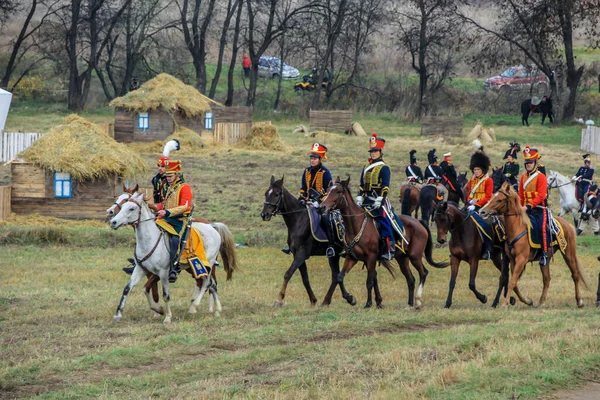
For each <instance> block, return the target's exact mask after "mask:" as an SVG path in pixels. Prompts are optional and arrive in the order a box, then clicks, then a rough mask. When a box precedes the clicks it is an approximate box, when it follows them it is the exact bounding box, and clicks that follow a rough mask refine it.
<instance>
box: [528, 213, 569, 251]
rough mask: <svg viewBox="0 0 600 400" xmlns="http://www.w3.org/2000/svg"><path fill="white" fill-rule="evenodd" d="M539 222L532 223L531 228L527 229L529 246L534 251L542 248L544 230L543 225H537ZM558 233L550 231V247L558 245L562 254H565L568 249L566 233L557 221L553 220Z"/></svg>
mask: <svg viewBox="0 0 600 400" xmlns="http://www.w3.org/2000/svg"><path fill="white" fill-rule="evenodd" d="M536 222H537V221H533V220H532V221H531V226H528V227H527V236H528V238H529V245H530V246H531V247H532V248H534V249H539V248H541V247H542V229H541V228H540V226H541V224H539V225H538V224H537V223H536ZM553 224H554V226H555V228H556V229H555V230H556V232H553V230H552V229H549V233H550V246H556V245H558V246H559V247H560V251H561V252H563V253H564V252H565V250H566V248H567V239H566V238H565V232H564V230H563V227H562V225H561V224H560V222H558V221H557V220H556V219H554V220H553Z"/></svg>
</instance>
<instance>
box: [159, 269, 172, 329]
mask: <svg viewBox="0 0 600 400" xmlns="http://www.w3.org/2000/svg"><path fill="white" fill-rule="evenodd" d="M160 283H161V285H162V288H163V299H164V300H165V319H164V320H163V324H170V323H171V318H172V317H173V314H171V304H170V302H171V294H170V292H169V277H168V275H166V276H165V277H164V278H161V279H160Z"/></svg>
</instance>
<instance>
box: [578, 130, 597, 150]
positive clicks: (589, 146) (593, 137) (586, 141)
mask: <svg viewBox="0 0 600 400" xmlns="http://www.w3.org/2000/svg"><path fill="white" fill-rule="evenodd" d="M581 150H583V151H587V152H590V153H594V154H598V155H600V128H596V127H595V126H588V127H587V128H585V129H582V130H581Z"/></svg>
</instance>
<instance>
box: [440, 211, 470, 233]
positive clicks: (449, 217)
mask: <svg viewBox="0 0 600 400" xmlns="http://www.w3.org/2000/svg"><path fill="white" fill-rule="evenodd" d="M436 215H445V216H446V217H447V218H448V221H450V224H449V225H448V232H450V233H452V232H454V231H455V230H457V229H458V228H460V227H461V225H463V224H464V223H465V222H466V221H467V219H469V214H467V215H466V216H465V218H464V219H462V220H461V221H460V223H459V224H457V225H455V226H454V228H453V227H452V225H453V224H455V222H454V218H452V214H450V212H449V211H448V209H446V211H444V212H440V211H438V210H437V208H436V210H435V211H434V212H433V218H435V216H436Z"/></svg>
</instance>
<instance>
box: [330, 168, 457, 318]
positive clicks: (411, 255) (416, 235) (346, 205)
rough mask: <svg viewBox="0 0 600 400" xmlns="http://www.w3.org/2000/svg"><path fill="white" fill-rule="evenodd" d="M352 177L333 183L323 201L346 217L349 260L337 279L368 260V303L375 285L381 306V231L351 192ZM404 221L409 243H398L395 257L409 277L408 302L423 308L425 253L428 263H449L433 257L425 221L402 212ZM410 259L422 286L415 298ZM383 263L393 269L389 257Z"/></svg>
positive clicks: (378, 303)
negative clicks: (378, 278)
mask: <svg viewBox="0 0 600 400" xmlns="http://www.w3.org/2000/svg"><path fill="white" fill-rule="evenodd" d="M349 183H350V178H348V179H347V180H345V181H344V180H340V179H339V178H338V180H337V181H336V182H335V184H333V185H332V186H331V187H330V188H329V191H328V192H327V195H326V196H325V199H324V200H323V202H322V203H321V208H322V209H323V210H325V211H331V210H332V209H339V210H340V211H341V213H342V217H343V219H344V227H345V242H346V252H347V255H346V260H345V261H344V267H343V268H342V271H341V272H340V274H339V275H338V281H339V282H343V281H344V276H345V274H347V273H348V272H349V271H350V270H351V269H352V267H353V266H354V265H355V264H356V263H357V262H359V261H362V262H364V263H365V265H366V267H367V273H368V278H367V291H368V296H369V297H368V300H367V304H366V306H365V307H369V306H370V302H371V291H372V289H375V301H376V303H377V306H378V307H381V301H382V299H381V294H380V293H379V287H378V284H377V272H376V271H375V267H376V264H377V261H378V258H379V232H378V231H377V227H376V225H375V220H374V219H373V218H371V217H370V216H368V215H367V214H366V213H365V211H364V210H363V209H362V208H361V207H359V206H358V205H357V204H356V203H355V202H354V199H353V197H352V195H351V194H350V188H349ZM399 218H400V220H401V221H402V224H403V225H404V235H405V238H406V240H407V241H408V243H399V245H402V246H403V249H404V250H400V249H396V253H395V259H396V261H397V262H398V264H399V266H400V271H401V272H402V274H403V275H404V277H405V278H406V282H407V285H408V304H409V306H411V307H412V306H415V307H416V308H420V307H421V305H422V303H421V297H422V294H423V287H424V286H425V280H426V278H427V274H428V271H427V269H426V268H425V266H424V265H423V257H425V258H426V259H427V262H428V263H429V265H431V266H432V267H435V268H445V267H447V266H448V265H449V263H436V262H435V261H434V260H433V257H432V248H433V244H432V240H431V233H430V232H429V228H428V227H427V226H426V224H423V223H422V222H420V221H419V220H417V219H415V218H412V217H409V216H405V215H401V216H399ZM409 261H410V263H411V264H412V265H413V266H414V267H415V268H416V269H417V271H418V272H419V288H418V290H417V295H416V301H415V295H414V291H415V278H414V276H413V274H412V272H411V270H410V267H409V265H408V263H409ZM382 264H383V265H384V266H385V267H386V268H388V270H390V265H389V264H388V262H386V261H382Z"/></svg>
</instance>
